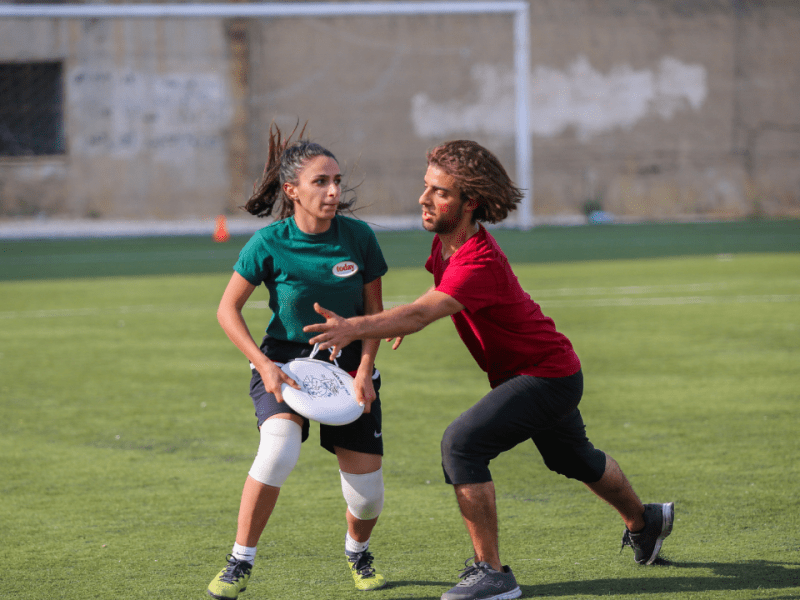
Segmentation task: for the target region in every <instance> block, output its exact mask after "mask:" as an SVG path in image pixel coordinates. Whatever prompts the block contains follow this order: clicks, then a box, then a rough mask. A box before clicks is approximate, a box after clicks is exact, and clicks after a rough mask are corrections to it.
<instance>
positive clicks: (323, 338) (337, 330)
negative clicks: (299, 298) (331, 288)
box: [303, 302, 358, 356]
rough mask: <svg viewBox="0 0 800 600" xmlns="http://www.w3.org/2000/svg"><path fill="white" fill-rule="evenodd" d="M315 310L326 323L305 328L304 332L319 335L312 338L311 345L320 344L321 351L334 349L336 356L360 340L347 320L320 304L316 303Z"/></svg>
mask: <svg viewBox="0 0 800 600" xmlns="http://www.w3.org/2000/svg"><path fill="white" fill-rule="evenodd" d="M314 310H315V311H317V312H318V313H319V314H320V315H322V316H323V317H324V319H325V322H324V323H314V324H313V325H306V326H305V327H303V331H305V332H306V333H318V334H319V335H316V336H314V337H313V338H311V339H310V340H309V344H319V348H320V350H327V349H328V348H333V355H334V356H336V355H337V354H338V353H339V352H340V351H341V349H342V348H344V347H345V346H347V345H348V344H349V343H350V342H352V341H353V340H355V339H358V336H357V335H356V332H355V327H353V325H351V324H350V323H349V322H348V321H347V319H345V318H343V317H340V316H339V315H337V314H336V313H335V312H333V311H330V310H328V309H327V308H323V307H321V306H320V305H319V302H314Z"/></svg>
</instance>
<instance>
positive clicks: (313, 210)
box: [283, 156, 342, 233]
mask: <svg viewBox="0 0 800 600" xmlns="http://www.w3.org/2000/svg"><path fill="white" fill-rule="evenodd" d="M283 190H284V191H285V192H286V195H287V196H288V197H289V198H290V199H291V200H292V202H294V218H295V222H296V223H297V226H298V227H299V228H300V230H301V231H304V232H305V233H322V232H324V231H327V230H328V228H329V227H330V225H331V220H332V219H333V217H335V216H336V209H337V208H338V206H339V200H340V199H341V195H342V173H341V171H340V170H339V163H337V162H336V161H335V160H334V159H333V158H331V157H329V156H315V157H313V158H311V159H309V160H308V162H306V164H305V165H304V166H303V168H302V169H301V171H300V173H299V175H298V177H297V181H296V182H295V183H285V184H284V185H283Z"/></svg>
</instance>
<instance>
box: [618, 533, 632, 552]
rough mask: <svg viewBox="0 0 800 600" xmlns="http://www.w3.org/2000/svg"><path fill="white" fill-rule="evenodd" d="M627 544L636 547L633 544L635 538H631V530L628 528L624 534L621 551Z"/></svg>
mask: <svg viewBox="0 0 800 600" xmlns="http://www.w3.org/2000/svg"><path fill="white" fill-rule="evenodd" d="M625 546H630V547H631V548H635V546H634V545H633V539H632V538H631V532H630V531H628V530H627V529H626V530H625V533H623V534H622V545H621V546H620V547H619V551H620V552H622V551H623V550H624V549H625Z"/></svg>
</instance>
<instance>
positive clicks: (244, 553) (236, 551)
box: [231, 542, 257, 565]
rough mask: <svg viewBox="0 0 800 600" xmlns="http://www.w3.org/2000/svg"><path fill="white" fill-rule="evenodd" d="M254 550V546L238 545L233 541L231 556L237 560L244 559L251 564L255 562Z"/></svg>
mask: <svg viewBox="0 0 800 600" xmlns="http://www.w3.org/2000/svg"><path fill="white" fill-rule="evenodd" d="M256 550H257V548H256V547H255V546H252V547H250V546H240V545H239V544H237V543H235V542H234V544H233V550H231V556H233V558H236V559H238V560H246V561H247V562H249V563H250V564H251V565H252V564H254V563H255V562H256Z"/></svg>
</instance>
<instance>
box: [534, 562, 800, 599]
mask: <svg viewBox="0 0 800 600" xmlns="http://www.w3.org/2000/svg"><path fill="white" fill-rule="evenodd" d="M668 566H669V567H671V568H672V569H708V570H711V571H712V572H713V575H701V576H696V577H691V576H689V577H654V578H652V579H643V578H635V579H625V578H620V579H594V580H590V581H565V582H563V583H549V584H545V585H522V586H520V587H521V588H522V596H523V598H531V597H537V596H540V597H541V596H545V597H546V596H554V597H558V596H590V597H592V596H599V595H606V594H618V595H624V594H685V593H689V592H704V591H724V590H729V591H741V590H756V589H759V590H771V589H785V588H798V589H800V563H793V562H770V561H765V560H753V561H746V562H741V563H719V562H708V563H703V562H670V563H669V564H668ZM775 600H777V599H775Z"/></svg>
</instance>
